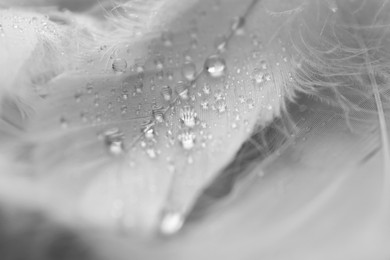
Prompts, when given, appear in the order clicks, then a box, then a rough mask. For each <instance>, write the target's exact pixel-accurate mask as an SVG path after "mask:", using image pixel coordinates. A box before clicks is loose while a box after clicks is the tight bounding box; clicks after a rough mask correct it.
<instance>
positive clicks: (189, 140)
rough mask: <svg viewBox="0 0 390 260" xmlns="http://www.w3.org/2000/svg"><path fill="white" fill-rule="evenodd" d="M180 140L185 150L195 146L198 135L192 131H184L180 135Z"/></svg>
mask: <svg viewBox="0 0 390 260" xmlns="http://www.w3.org/2000/svg"><path fill="white" fill-rule="evenodd" d="M179 141H180V144H181V146H182V147H183V148H184V149H185V150H192V149H193V148H194V147H195V141H196V135H195V134H194V133H193V132H191V131H184V132H183V133H181V134H180V135H179Z"/></svg>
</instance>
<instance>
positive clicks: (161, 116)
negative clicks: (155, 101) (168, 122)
mask: <svg viewBox="0 0 390 260" xmlns="http://www.w3.org/2000/svg"><path fill="white" fill-rule="evenodd" d="M152 116H153V118H154V120H155V121H156V122H157V123H163V122H164V121H165V109H164V108H163V107H157V108H154V109H153V111H152Z"/></svg>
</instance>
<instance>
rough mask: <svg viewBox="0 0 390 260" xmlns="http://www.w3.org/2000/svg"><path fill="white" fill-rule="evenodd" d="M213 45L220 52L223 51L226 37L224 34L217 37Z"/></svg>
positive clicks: (225, 45)
mask: <svg viewBox="0 0 390 260" xmlns="http://www.w3.org/2000/svg"><path fill="white" fill-rule="evenodd" d="M214 47H215V48H216V49H217V50H218V51H219V52H220V53H223V52H225V51H226V49H227V39H226V36H225V35H221V36H219V37H217V39H216V40H215V42H214Z"/></svg>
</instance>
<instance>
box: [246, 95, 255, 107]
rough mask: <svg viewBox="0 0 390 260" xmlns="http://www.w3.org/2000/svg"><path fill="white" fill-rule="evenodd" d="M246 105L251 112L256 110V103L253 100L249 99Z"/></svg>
mask: <svg viewBox="0 0 390 260" xmlns="http://www.w3.org/2000/svg"><path fill="white" fill-rule="evenodd" d="M246 103H247V104H248V108H249V109H250V110H252V109H254V108H255V101H254V100H253V98H248V99H247V101H246Z"/></svg>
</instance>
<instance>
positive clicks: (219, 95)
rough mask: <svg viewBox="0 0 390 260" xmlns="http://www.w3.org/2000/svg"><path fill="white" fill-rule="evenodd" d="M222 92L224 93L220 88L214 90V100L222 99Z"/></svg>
mask: <svg viewBox="0 0 390 260" xmlns="http://www.w3.org/2000/svg"><path fill="white" fill-rule="evenodd" d="M223 94H224V93H223V91H222V90H218V91H217V92H215V94H214V98H215V101H218V100H222V99H224V95H223Z"/></svg>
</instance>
